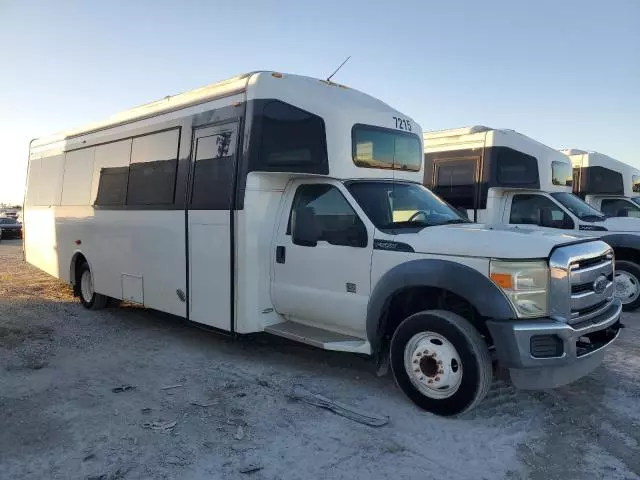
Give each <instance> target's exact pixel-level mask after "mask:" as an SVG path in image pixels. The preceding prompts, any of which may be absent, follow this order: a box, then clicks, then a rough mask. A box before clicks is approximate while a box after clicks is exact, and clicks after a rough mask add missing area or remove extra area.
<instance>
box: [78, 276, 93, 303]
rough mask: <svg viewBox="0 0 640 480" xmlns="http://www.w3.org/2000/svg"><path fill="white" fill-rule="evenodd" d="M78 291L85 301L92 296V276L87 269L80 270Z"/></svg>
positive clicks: (88, 300)
mask: <svg viewBox="0 0 640 480" xmlns="http://www.w3.org/2000/svg"><path fill="white" fill-rule="evenodd" d="M80 293H82V298H83V299H84V301H85V302H87V303H88V302H90V301H91V299H92V298H93V277H91V272H90V271H89V270H85V271H84V272H82V277H80Z"/></svg>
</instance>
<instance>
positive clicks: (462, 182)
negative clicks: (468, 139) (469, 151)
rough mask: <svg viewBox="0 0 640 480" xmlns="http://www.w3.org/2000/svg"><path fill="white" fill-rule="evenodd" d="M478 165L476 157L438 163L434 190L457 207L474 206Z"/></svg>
mask: <svg viewBox="0 0 640 480" xmlns="http://www.w3.org/2000/svg"><path fill="white" fill-rule="evenodd" d="M476 165H477V163H476V159H468V160H463V159H460V160H446V161H443V162H442V163H440V162H439V163H437V164H436V182H435V188H434V191H435V192H436V193H437V194H438V195H440V196H441V197H442V198H444V199H445V200H447V201H448V202H449V203H451V204H452V205H455V206H456V207H464V208H470V209H472V208H474V207H475V196H476Z"/></svg>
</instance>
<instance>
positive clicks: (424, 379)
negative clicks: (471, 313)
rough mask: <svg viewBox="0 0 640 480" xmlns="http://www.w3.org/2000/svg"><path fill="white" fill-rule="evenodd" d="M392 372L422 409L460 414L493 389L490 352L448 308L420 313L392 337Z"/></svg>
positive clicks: (400, 327) (442, 413) (405, 322)
mask: <svg viewBox="0 0 640 480" xmlns="http://www.w3.org/2000/svg"><path fill="white" fill-rule="evenodd" d="M390 360H391V369H392V371H393V376H394V377H395V379H396V382H397V384H398V386H399V387H400V388H401V389H402V390H403V391H404V393H405V394H406V395H407V396H408V397H409V398H410V399H411V400H412V401H413V402H414V403H415V404H416V405H418V406H419V407H420V408H423V409H424V410H427V411H429V412H432V413H435V414H437V415H443V416H449V415H456V414H459V413H462V412H465V411H468V410H471V409H472V408H473V407H475V406H476V405H477V404H478V403H480V401H481V400H482V399H483V398H484V397H485V395H486V394H487V392H488V391H489V387H490V386H491V381H492V365H491V357H490V356H489V349H488V348H487V345H486V343H485V341H484V339H483V338H482V337H481V336H480V334H479V333H478V331H477V330H476V329H475V328H474V327H473V326H472V325H471V324H469V322H467V321H466V320H465V319H464V318H462V317H460V316H459V315H456V314H454V313H451V312H448V311H444V310H428V311H424V312H419V313H416V314H414V315H412V316H410V317H409V318H407V319H406V320H404V321H403V322H402V323H401V324H400V326H398V328H397V330H396V331H395V333H394V335H393V338H392V339H391V354H390Z"/></svg>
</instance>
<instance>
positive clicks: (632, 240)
mask: <svg viewBox="0 0 640 480" xmlns="http://www.w3.org/2000/svg"><path fill="white" fill-rule="evenodd" d="M600 240H602V241H603V242H606V243H608V244H609V245H610V246H611V248H613V249H614V250H615V249H616V248H631V249H633V250H638V251H640V235H634V234H632V233H613V234H611V235H604V236H602V237H600Z"/></svg>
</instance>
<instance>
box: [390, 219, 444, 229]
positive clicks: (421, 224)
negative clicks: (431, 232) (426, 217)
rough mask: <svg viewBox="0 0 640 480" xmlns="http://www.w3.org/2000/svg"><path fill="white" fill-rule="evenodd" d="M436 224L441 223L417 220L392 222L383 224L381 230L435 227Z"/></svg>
mask: <svg viewBox="0 0 640 480" xmlns="http://www.w3.org/2000/svg"><path fill="white" fill-rule="evenodd" d="M435 225H439V224H435V223H428V222H416V221H411V222H409V221H404V222H392V223H387V224H386V225H383V226H382V228H381V230H385V229H387V230H388V229H393V228H424V227H434V226H435Z"/></svg>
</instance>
